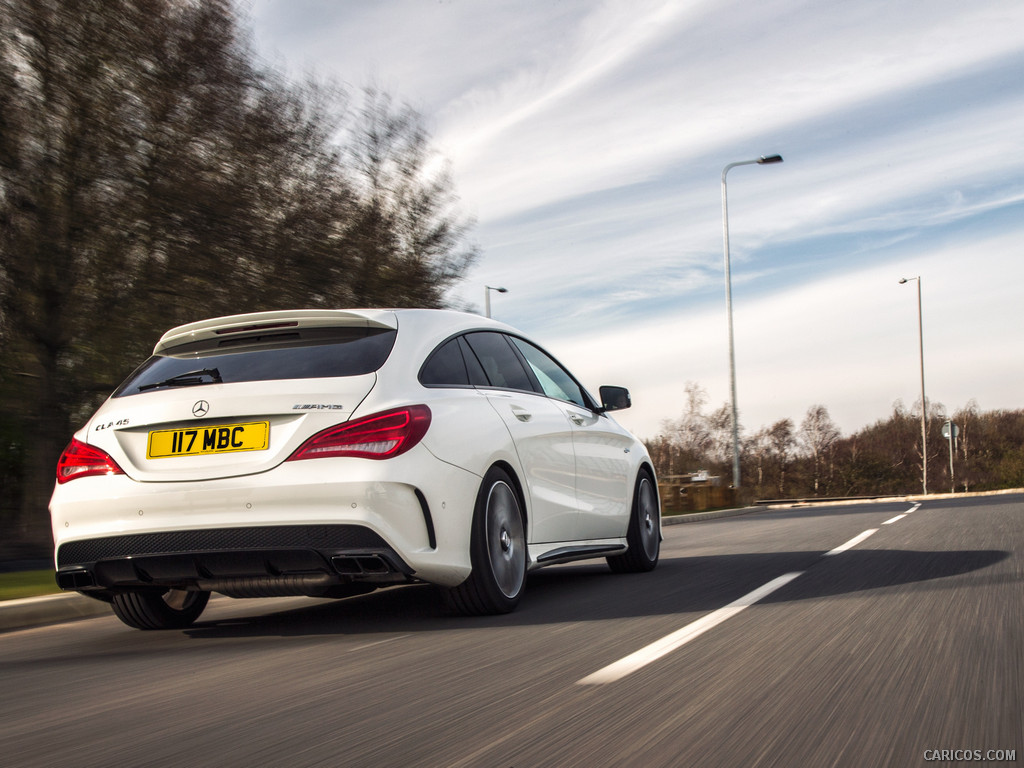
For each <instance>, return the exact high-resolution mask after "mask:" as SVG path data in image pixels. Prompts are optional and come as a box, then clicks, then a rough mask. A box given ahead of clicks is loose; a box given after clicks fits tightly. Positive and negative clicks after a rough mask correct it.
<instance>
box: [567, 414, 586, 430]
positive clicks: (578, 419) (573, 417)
mask: <svg viewBox="0 0 1024 768" xmlns="http://www.w3.org/2000/svg"><path fill="white" fill-rule="evenodd" d="M569 421H571V422H572V423H573V424H575V425H576V426H577V427H582V426H583V424H584V423H585V422H586V419H584V418H583V417H582V416H580V415H579V414H578V413H570V414H569Z"/></svg>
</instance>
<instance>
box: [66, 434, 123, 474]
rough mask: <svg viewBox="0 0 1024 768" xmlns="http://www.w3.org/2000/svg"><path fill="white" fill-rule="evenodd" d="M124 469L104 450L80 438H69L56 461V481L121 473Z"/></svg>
mask: <svg viewBox="0 0 1024 768" xmlns="http://www.w3.org/2000/svg"><path fill="white" fill-rule="evenodd" d="M123 474H124V470H122V469H121V468H120V467H119V466H117V462H116V461H114V460H113V459H112V458H110V455H109V454H108V453H107V452H106V451H101V450H100V449H99V448H95V447H93V446H91V445H86V444H85V443H83V442H82V441H81V440H76V439H74V438H72V439H71V442H70V443H69V444H68V447H67V448H65V449H64V453H62V454H61V455H60V459H59V460H58V461H57V482H58V483H66V482H68V480H74V479H76V478H79V477H88V476H89V475H123Z"/></svg>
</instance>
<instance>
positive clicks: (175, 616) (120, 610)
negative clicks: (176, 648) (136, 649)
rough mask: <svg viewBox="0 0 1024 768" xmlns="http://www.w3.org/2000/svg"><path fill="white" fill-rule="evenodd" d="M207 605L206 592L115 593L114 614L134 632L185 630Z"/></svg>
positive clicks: (176, 590) (177, 590) (207, 597)
mask: <svg viewBox="0 0 1024 768" xmlns="http://www.w3.org/2000/svg"><path fill="white" fill-rule="evenodd" d="M208 602H210V593H209V592H195V591H186V590H183V589H170V590H167V591H166V592H164V593H163V594H161V593H159V592H118V593H117V594H115V595H114V599H113V603H112V605H113V608H114V613H115V614H116V615H117V618H119V619H120V620H121V621H123V622H124V623H125V624H127V625H128V626H129V627H134V628H135V629H184V628H185V627H189V626H191V625H192V624H193V623H194V622H195V620H196V619H198V618H199V615H200V614H201V613H202V612H203V610H204V609H205V608H206V604H207V603H208Z"/></svg>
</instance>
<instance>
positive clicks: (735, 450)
mask: <svg viewBox="0 0 1024 768" xmlns="http://www.w3.org/2000/svg"><path fill="white" fill-rule="evenodd" d="M781 162H782V155H766V156H764V157H759V158H758V159H757V160H740V161H739V162H737V163H729V164H728V165H727V166H725V168H723V169H722V241H723V243H724V249H725V312H726V314H727V315H728V316H729V391H730V393H731V397H732V487H733V488H739V487H740V432H739V421H738V412H737V409H736V348H735V345H734V343H733V334H732V270H731V269H730V266H729V205H728V202H727V199H728V194H727V190H726V184H725V176H726V174H727V173H729V170H730V169H732V168H735V167H736V166H737V165H769V164H771V163H781Z"/></svg>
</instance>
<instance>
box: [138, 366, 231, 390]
mask: <svg viewBox="0 0 1024 768" xmlns="http://www.w3.org/2000/svg"><path fill="white" fill-rule="evenodd" d="M204 376H209V377H210V380H209V381H203V377H204ZM223 383H224V379H222V378H221V377H220V371H219V370H217V369H216V368H200V369H199V370H198V371H186V372H185V373H179V374H178V375H177V376H171V378H169V379H164V380H163V381H157V382H154V383H153V384H142V385H140V386H139V392H143V391H145V390H147V389H156V388H157V387H193V386H195V385H196V384H223Z"/></svg>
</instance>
